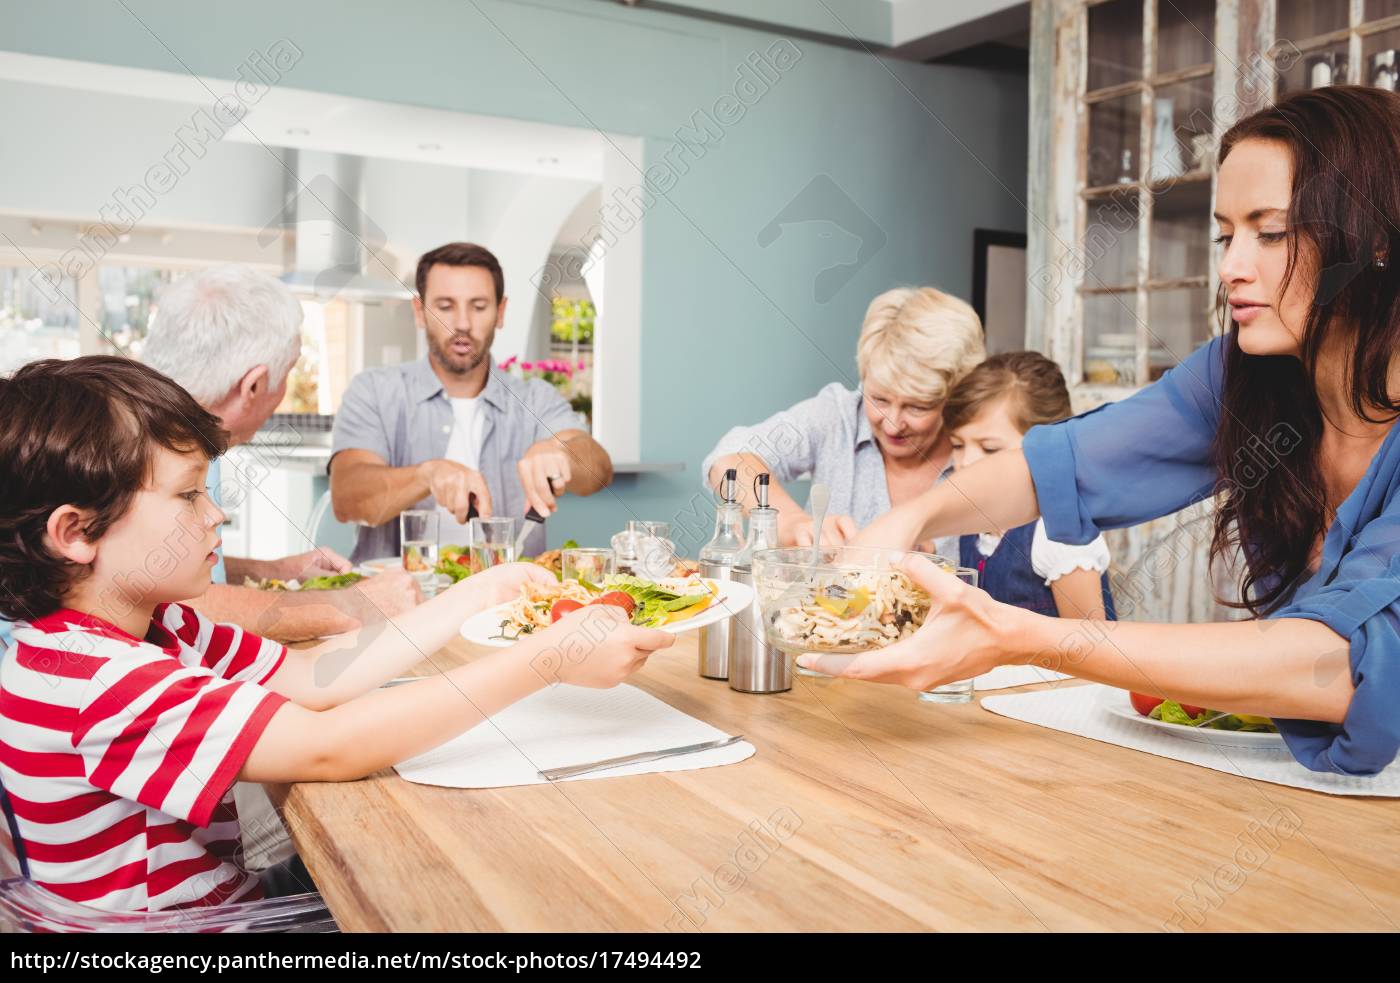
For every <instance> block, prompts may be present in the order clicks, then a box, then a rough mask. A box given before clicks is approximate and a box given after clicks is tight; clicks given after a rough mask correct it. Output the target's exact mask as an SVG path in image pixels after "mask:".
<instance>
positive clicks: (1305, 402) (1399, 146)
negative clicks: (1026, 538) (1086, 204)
mask: <svg viewBox="0 0 1400 983" xmlns="http://www.w3.org/2000/svg"><path fill="white" fill-rule="evenodd" d="M1397 160H1400V95H1397V94H1395V93H1392V92H1387V91H1384V90H1379V89H1369V88H1359V87H1353V86H1333V87H1330V88H1326V89H1320V90H1316V91H1312V92H1306V93H1302V94H1299V95H1297V96H1292V97H1289V98H1287V99H1284V100H1282V101H1280V102H1279V103H1278V104H1277V105H1275V106H1273V107H1270V108H1268V109H1265V110H1263V111H1261V112H1259V113H1256V114H1254V115H1252V116H1249V117H1247V118H1245V119H1243V120H1241V121H1240V122H1238V123H1237V124H1235V125H1234V126H1233V127H1232V128H1231V129H1230V130H1229V132H1227V133H1226V134H1225V136H1224V138H1223V140H1222V142H1221V146H1220V155H1219V161H1220V169H1219V180H1218V185H1217V194H1216V214H1215V218H1216V220H1217V222H1218V223H1219V227H1220V236H1219V242H1220V245H1221V247H1222V248H1221V252H1220V256H1219V273H1220V281H1221V295H1222V296H1221V300H1222V301H1223V302H1224V303H1225V304H1228V310H1229V314H1230V320H1229V322H1228V323H1227V324H1226V328H1227V330H1226V333H1225V334H1224V335H1223V336H1222V337H1219V338H1216V339H1215V340H1213V341H1211V342H1210V343H1209V344H1207V345H1205V346H1204V347H1202V348H1200V349H1198V350H1197V351H1196V352H1194V353H1192V354H1191V355H1190V356H1189V357H1188V358H1186V359H1185V361H1183V362H1182V363H1181V365H1179V366H1178V367H1177V368H1176V369H1174V370H1173V371H1171V372H1169V373H1168V374H1167V375H1166V376H1164V377H1163V378H1162V379H1161V380H1159V381H1158V382H1157V383H1155V384H1153V385H1151V386H1148V387H1147V388H1146V389H1144V390H1142V391H1141V392H1139V393H1137V394H1136V395H1134V396H1133V397H1131V398H1129V399H1127V400H1124V401H1123V402H1121V403H1116V404H1113V405H1110V406H1105V407H1102V408H1100V409H1098V410H1096V411H1094V412H1091V413H1087V414H1084V415H1083V416H1080V417H1076V418H1074V419H1070V420H1066V421H1064V422H1062V423H1057V424H1053V425H1050V426H1041V427H1036V428H1034V429H1032V430H1031V431H1030V432H1029V433H1027V434H1026V437H1025V441H1024V443H1023V444H1022V447H1021V448H1020V449H1019V450H1014V451H1007V452H1005V453H1001V454H997V455H995V456H994V457H990V458H988V459H986V460H984V461H982V462H979V463H978V464H976V465H974V466H972V467H969V468H967V469H966V470H963V471H959V472H957V473H956V474H955V475H954V476H953V477H952V478H950V479H949V480H948V481H946V482H945V483H944V484H943V485H940V486H938V487H936V488H933V489H932V490H930V491H928V492H927V493H925V494H924V495H922V496H920V497H919V498H918V499H917V500H915V501H913V502H910V503H908V504H907V505H904V506H901V507H900V508H897V509H894V510H892V511H891V512H889V513H887V514H886V515H884V516H882V517H880V518H879V519H877V520H876V521H875V522H874V523H873V524H872V525H871V526H869V527H868V528H867V529H866V530H865V532H864V533H862V535H861V537H860V541H861V542H863V543H867V544H874V545H883V546H908V545H910V544H912V543H914V542H916V541H919V540H922V539H924V538H926V537H928V536H932V535H948V534H951V533H972V532H982V531H987V530H996V529H1011V528H1014V527H1017V526H1020V525H1022V524H1023V523H1026V522H1028V521H1030V520H1031V519H1033V518H1034V517H1035V516H1036V515H1040V516H1042V517H1043V518H1044V520H1045V525H1046V531H1047V533H1048V534H1049V536H1050V537H1051V538H1053V539H1055V540H1058V541H1061V542H1067V543H1085V542H1088V541H1090V540H1091V539H1093V537H1095V536H1097V535H1098V533H1099V531H1100V530H1103V529H1110V528H1118V527H1123V526H1130V525H1134V524H1137V523H1140V522H1145V521H1148V520H1150V519H1155V518H1158V517H1160V516H1163V515H1167V514H1169V513H1172V512H1175V511H1178V510H1180V509H1182V508H1184V507H1186V506H1188V505H1190V504H1193V503H1196V502H1199V501H1201V500H1203V499H1205V498H1207V497H1213V498H1214V500H1215V502H1216V506H1217V507H1216V520H1215V522H1216V525H1215V534H1214V539H1213V543H1212V551H1213V552H1214V553H1215V554H1220V553H1221V552H1223V551H1225V550H1226V549H1227V548H1229V547H1233V546H1235V545H1238V546H1239V547H1240V550H1241V553H1242V556H1243V560H1244V571H1245V572H1244V575H1243V581H1242V584H1241V588H1242V595H1241V596H1242V598H1243V600H1242V603H1241V604H1240V605H1239V606H1240V607H1242V608H1243V609H1245V610H1247V611H1248V613H1249V614H1250V615H1252V618H1251V619H1250V620H1245V621H1234V622H1224V623H1217V624H1202V625H1154V624H1134V623H1128V622H1117V623H1114V624H1099V625H1097V626H1088V625H1081V626H1078V629H1076V626H1075V625H1074V623H1073V622H1072V621H1067V620H1066V619H1052V618H1047V617H1044V616H1041V615H1037V614H1033V613H1031V612H1027V611H1023V610H1020V609H1018V608H1013V607H1010V606H1007V605H1001V604H998V603H997V602H995V601H993V600H992V599H991V598H990V597H988V596H987V595H986V594H984V593H982V592H980V591H977V590H974V589H972V588H969V587H966V586H965V585H963V584H962V583H960V582H959V581H957V580H956V579H955V578H953V577H951V576H948V575H946V574H942V573H940V572H939V571H937V570H934V569H933V568H932V567H931V566H929V565H926V564H920V563H918V562H917V561H913V562H911V564H910V572H911V574H912V575H913V576H914V577H915V578H916V579H917V580H918V581H919V582H920V583H922V584H923V585H924V586H925V587H926V588H927V589H928V590H929V591H930V593H932V594H933V595H934V599H935V609H936V610H938V611H939V614H938V616H937V617H936V618H934V619H931V620H930V621H929V623H928V624H927V625H926V626H925V627H924V629H923V630H922V631H921V632H920V633H918V634H916V635H915V636H914V637H913V638H910V639H909V640H907V641H905V642H902V643H898V644H896V645H892V646H890V647H888V648H885V649H882V650H879V651H878V652H874V653H869V654H866V655H862V656H859V657H856V658H854V659H840V658H838V657H832V656H823V657H821V658H819V659H818V658H813V657H809V656H804V657H803V660H802V661H803V662H804V663H806V662H811V664H812V665H813V666H814V667H815V668H818V669H821V670H822V671H824V672H828V673H831V674H833V675H845V676H849V677H854V678H861V679H873V680H878V681H882V682H891V683H901V684H903V685H906V686H910V687H912V688H915V689H919V690H925V689H928V688H930V687H932V686H935V685H938V684H940V683H944V682H947V681H950V680H958V679H968V678H971V677H973V676H976V675H978V674H979V673H982V672H986V671H987V670H989V669H991V668H992V667H994V666H996V665H1000V664H1004V663H1025V662H1028V661H1031V660H1037V661H1050V662H1053V663H1054V667H1055V668H1060V669H1063V670H1065V671H1068V672H1072V673H1073V674H1074V675H1077V676H1080V677H1083V678H1085V679H1091V680H1095V681H1097V682H1102V683H1107V684H1110V685H1113V686H1119V687H1123V688H1124V689H1131V690H1136V691H1139V692H1143V693H1149V694H1153V695H1157V696H1163V697H1168V698H1171V699H1175V700H1178V701H1180V702H1184V703H1189V704H1195V705H1202V706H1210V707H1214V708H1217V709H1221V710H1230V711H1236V712H1240V713H1246V714H1262V715H1266V716H1269V717H1272V718H1274V720H1275V722H1276V723H1277V724H1278V727H1279V730H1280V731H1281V732H1282V734H1283V737H1284V739H1285V741H1286V742H1287V744H1288V747H1289V749H1290V750H1291V751H1292V753H1293V755H1294V756H1295V757H1296V758H1297V759H1298V760H1299V761H1300V762H1301V763H1303V764H1304V765H1306V766H1307V767H1308V768H1311V769H1314V770H1317V771H1334V772H1340V773H1343V774H1358V775H1365V774H1374V773H1376V772H1378V771H1380V770H1381V769H1383V768H1385V767H1386V765H1388V764H1389V763H1390V762H1391V761H1392V760H1393V759H1394V758H1395V756H1396V752H1397V749H1398V748H1400V437H1397V432H1400V428H1397V427H1396V426H1395V421H1396V419H1397V417H1400V361H1397V360H1396V355H1397V352H1400V273H1398V272H1397V270H1396V266H1395V260H1397V259H1400V255H1397V254H1396V253H1395V248H1394V247H1395V245H1396V243H1397V240H1400V168H1397V167H1396V161H1397ZM1222 310H1224V306H1223V305H1222Z"/></svg>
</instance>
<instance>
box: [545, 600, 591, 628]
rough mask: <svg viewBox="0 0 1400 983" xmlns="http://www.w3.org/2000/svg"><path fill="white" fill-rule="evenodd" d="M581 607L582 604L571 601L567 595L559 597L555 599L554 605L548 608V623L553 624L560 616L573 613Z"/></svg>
mask: <svg viewBox="0 0 1400 983" xmlns="http://www.w3.org/2000/svg"><path fill="white" fill-rule="evenodd" d="M581 607H583V605H582V604H580V603H579V602H578V601H571V600H569V598H567V597H565V598H560V599H559V600H557V601H555V602H554V606H553V607H551V608H550V609H549V623H550V624H554V622H556V621H558V620H559V619H560V618H562V617H564V616H566V615H569V614H573V613H574V612H575V611H577V610H578V609H579V608H581Z"/></svg>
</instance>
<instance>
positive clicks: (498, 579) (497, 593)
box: [452, 563, 558, 614]
mask: <svg viewBox="0 0 1400 983" xmlns="http://www.w3.org/2000/svg"><path fill="white" fill-rule="evenodd" d="M532 581H533V582H534V583H538V584H553V583H557V582H558V581H557V580H556V578H555V576H554V574H552V573H550V572H549V571H548V570H546V569H545V568H544V567H542V566H540V565H539V564H538V563H502V564H500V565H499V566H494V567H491V568H490V569H489V570H483V571H481V573H474V574H472V575H471V576H470V577H468V578H467V579H466V580H462V581H458V582H457V583H456V584H454V585H453V587H452V589H453V590H454V591H458V592H459V593H461V594H462V596H463V599H464V603H465V604H466V605H468V606H470V609H471V613H472V614H475V613H476V612H477V611H483V610H485V609H486V608H489V607H492V606H494V605H496V604H501V603H503V602H505V601H513V600H515V598H517V597H519V596H520V586H521V585H522V584H526V583H530V582H532Z"/></svg>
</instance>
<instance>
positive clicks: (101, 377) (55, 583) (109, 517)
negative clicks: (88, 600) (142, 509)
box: [0, 355, 228, 621]
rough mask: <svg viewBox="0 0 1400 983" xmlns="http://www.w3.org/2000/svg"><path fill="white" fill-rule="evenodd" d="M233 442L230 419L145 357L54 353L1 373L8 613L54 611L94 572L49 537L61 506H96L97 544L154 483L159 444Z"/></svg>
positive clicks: (187, 449) (3, 603) (2, 603)
mask: <svg viewBox="0 0 1400 983" xmlns="http://www.w3.org/2000/svg"><path fill="white" fill-rule="evenodd" d="M227 441H228V434H227V433H226V432H225V431H224V430H223V429H222V428H221V427H220V426H219V419H218V417H216V416H214V415H213V414H212V413H209V412H208V411H206V410H205V409H203V408H202V407H201V406H200V405H199V404H198V403H196V402H195V401H194V400H193V399H192V398H191V397H190V394H189V393H187V392H185V390H183V389H181V388H180V387H179V386H178V385H176V384H175V383H174V382H173V381H172V380H170V379H168V378H166V377H165V376H163V375H161V374H160V373H159V372H157V371H156V370H155V369H152V368H149V367H147V366H145V365H142V364H141V363H139V362H136V361H134V360H133V359H129V358H119V357H115V356H110V355H91V356H88V357H85V358H75V359H72V360H70V361H63V360H61V359H52V358H51V359H45V360H44V361H41V362H31V363H29V364H28V365H26V366H24V367H22V368H21V369H20V370H19V371H18V372H16V373H15V374H14V375H13V376H11V377H10V378H8V379H0V476H2V477H0V614H3V615H4V616H5V617H6V618H8V619H10V620H11V621H18V620H26V621H27V620H32V619H34V618H41V617H43V616H44V615H46V614H50V613H52V612H53V611H55V610H57V609H58V608H60V607H62V606H63V599H64V597H65V596H67V594H68V593H69V591H71V590H72V588H73V585H74V584H76V583H77V582H78V581H79V580H80V579H81V578H82V577H84V576H86V575H87V574H88V573H89V572H90V569H91V568H90V567H86V566H83V565H81V564H75V563H71V562H69V561H68V560H66V559H64V558H63V557H61V556H57V555H55V554H54V553H52V552H50V551H49V549H48V548H47V547H46V546H45V545H44V539H45V536H46V535H47V527H48V521H49V516H50V515H51V514H52V513H53V511H54V509H56V508H58V507H59V506H61V505H72V506H75V507H76V508H79V509H83V510H85V511H87V512H89V518H88V521H87V524H86V525H85V526H84V527H83V538H84V539H86V540H88V541H89V542H94V541H96V540H99V539H101V538H102V537H103V536H104V535H105V534H106V533H107V530H108V529H110V528H111V526H112V524H113V523H114V522H116V521H117V520H118V519H120V518H121V517H122V516H123V515H125V514H126V512H127V510H128V509H129V508H130V507H131V500H132V498H134V497H135V495H136V493H137V492H139V491H140V490H141V489H142V488H144V487H146V485H147V484H148V483H149V482H150V480H151V474H152V466H153V464H154V458H155V448H156V447H157V446H160V447H165V448H168V449H170V450H172V451H177V452H180V453H192V452H198V453H201V454H203V455H205V456H206V457H209V458H215V457H218V456H220V455H221V454H223V452H224V451H225V449H227V446H228V444H227ZM160 546H161V544H160V543H158V542H157V543H152V544H151V548H152V549H156V548H157V547H160Z"/></svg>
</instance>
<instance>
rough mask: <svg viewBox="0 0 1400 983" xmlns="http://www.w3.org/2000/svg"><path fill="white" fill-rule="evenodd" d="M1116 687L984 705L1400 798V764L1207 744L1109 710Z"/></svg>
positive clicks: (1271, 778)
mask: <svg viewBox="0 0 1400 983" xmlns="http://www.w3.org/2000/svg"><path fill="white" fill-rule="evenodd" d="M1115 692H1116V691H1114V690H1113V687H1111V686H1100V685H1098V684H1096V683H1095V684H1089V685H1084V686H1061V687H1058V688H1056V689H1052V690H1040V691H1038V692H1035V693H1005V694H1003V695H1001V696H989V697H987V698H986V699H984V700H982V708H983V709H984V710H990V711H991V712H992V713H999V714H1001V715H1002V716H1003V717H1011V718H1012V719H1014V720H1024V721H1026V722H1027V723H1031V724H1039V725H1040V726H1041V727H1049V728H1050V729H1051V730H1058V731H1063V732H1065V733H1066V734H1078V735H1079V736H1080V737H1091V738H1093V739H1094V740H1096V741H1104V742H1105V743H1108V744H1117V745H1118V746H1119V747H1126V748H1132V749H1133V750H1134V751H1146V752H1147V753H1148V754H1155V755H1158V756H1159V757H1163V758H1175V759H1176V760H1177V761H1185V762H1187V763H1189V764H1193V765H1200V766H1201V767H1202V768H1210V769H1212V770H1213V771H1223V772H1225V773H1226V774H1230V775H1239V776H1240V777H1241V778H1254V779H1258V780H1260V781H1265V782H1273V783H1274V784H1275V785H1290V786H1292V787H1293V788H1306V789H1312V790H1313V791H1315V792H1326V793H1328V794H1330V795H1377V796H1386V797H1389V798H1400V762H1397V763H1395V764H1392V765H1391V766H1390V767H1389V768H1387V769H1385V771H1383V772H1381V773H1380V774H1379V775H1375V776H1372V777H1369V778H1362V777H1357V776H1353V775H1336V774H1330V773H1327V772H1317V771H1309V770H1308V769H1306V768H1304V767H1303V766H1302V765H1300V764H1298V762H1297V761H1295V760H1294V759H1293V756H1292V755H1291V754H1289V753H1288V751H1287V749H1285V748H1238V747H1220V746H1218V745H1214V744H1203V743H1199V742H1197V741H1195V740H1191V739H1189V738H1186V737H1177V736H1175V735H1173V734H1169V733H1166V732H1164V731H1162V730H1161V729H1160V728H1157V727H1152V726H1150V725H1147V724H1140V723H1135V722H1134V721H1132V720H1128V719H1126V718H1124V717H1119V716H1117V715H1115V714H1113V713H1110V712H1109V711H1108V709H1107V708H1106V707H1105V701H1106V700H1107V699H1109V698H1110V697H1112V696H1113V695H1114V694H1115Z"/></svg>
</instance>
